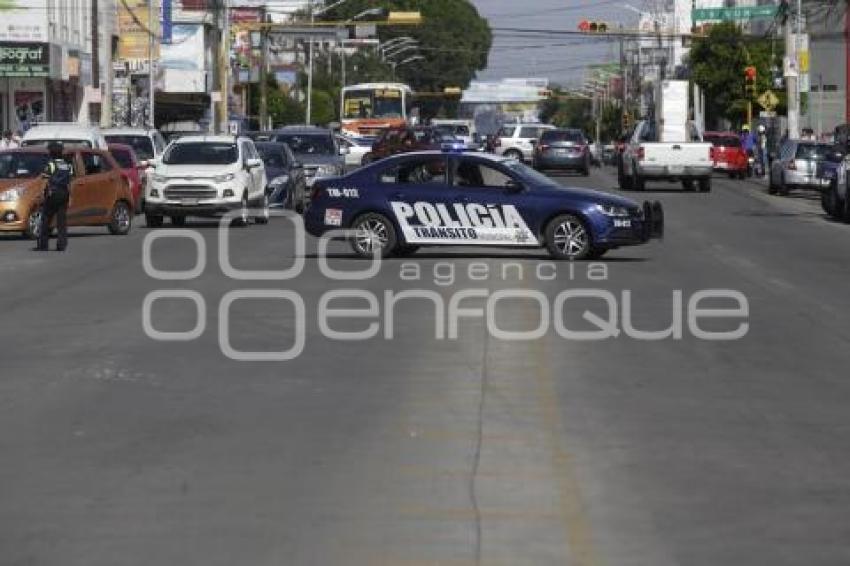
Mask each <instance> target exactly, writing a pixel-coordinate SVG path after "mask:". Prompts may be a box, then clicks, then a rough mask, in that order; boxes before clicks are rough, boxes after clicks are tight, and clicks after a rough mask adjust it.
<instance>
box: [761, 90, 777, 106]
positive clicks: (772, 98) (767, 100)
mask: <svg viewBox="0 0 850 566" xmlns="http://www.w3.org/2000/svg"><path fill="white" fill-rule="evenodd" d="M758 101H759V104H761V106H762V108H764V109H765V110H773V109H774V108H776V105H777V104H779V97H778V96H776V95H775V94H774V93H773V91H772V90H766V91H764V92H763V93H762V95H761V96H759V97H758Z"/></svg>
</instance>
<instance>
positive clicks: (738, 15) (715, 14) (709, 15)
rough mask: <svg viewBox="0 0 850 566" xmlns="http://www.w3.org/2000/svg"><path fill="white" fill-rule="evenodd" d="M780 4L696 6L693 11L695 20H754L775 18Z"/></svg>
mask: <svg viewBox="0 0 850 566" xmlns="http://www.w3.org/2000/svg"><path fill="white" fill-rule="evenodd" d="M778 9H779V7H778V6H740V7H737V8H696V9H694V11H693V13H692V18H693V20H694V21H695V22H698V21H703V20H723V21H735V20H754V19H759V18H773V17H775V16H776V12H777V10H778Z"/></svg>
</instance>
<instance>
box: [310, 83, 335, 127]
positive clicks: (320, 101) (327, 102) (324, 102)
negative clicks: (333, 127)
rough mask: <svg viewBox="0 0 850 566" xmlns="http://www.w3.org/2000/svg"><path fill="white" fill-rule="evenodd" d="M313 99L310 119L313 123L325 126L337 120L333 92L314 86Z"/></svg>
mask: <svg viewBox="0 0 850 566" xmlns="http://www.w3.org/2000/svg"><path fill="white" fill-rule="evenodd" d="M312 100H313V105H312V108H311V109H310V112H311V116H310V121H311V122H312V123H313V124H317V125H320V126H324V125H327V124H328V123H329V122H333V121H334V120H336V108H335V104H334V98H333V95H332V94H331V93H329V92H327V91H325V90H319V89H316V88H313V97H312Z"/></svg>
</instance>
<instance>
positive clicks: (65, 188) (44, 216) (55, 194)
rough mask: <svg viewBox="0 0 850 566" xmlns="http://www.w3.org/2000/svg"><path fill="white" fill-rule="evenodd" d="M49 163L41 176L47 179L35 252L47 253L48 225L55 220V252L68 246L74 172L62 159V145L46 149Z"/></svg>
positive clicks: (54, 145)
mask: <svg viewBox="0 0 850 566" xmlns="http://www.w3.org/2000/svg"><path fill="white" fill-rule="evenodd" d="M47 151H48V154H49V161H48V162H47V167H46V168H45V169H44V173H42V176H43V177H44V178H45V179H47V185H46V186H45V188H44V203H43V204H42V210H41V226H40V229H39V232H38V245H37V246H36V248H35V249H36V250H37V251H47V243H48V241H49V239H50V223H51V221H52V220H53V218H54V217H55V218H56V230H57V232H58V233H57V240H56V250H57V251H60V252H62V251H65V248H66V247H67V246H68V220H67V215H68V201H69V200H70V197H71V178H72V177H73V175H74V170H73V168H72V167H71V164H70V163H68V162H67V161H65V160H64V159H62V144H61V143H58V142H53V143H51V144H50V145H48V147H47Z"/></svg>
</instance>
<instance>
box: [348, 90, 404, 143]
mask: <svg viewBox="0 0 850 566" xmlns="http://www.w3.org/2000/svg"><path fill="white" fill-rule="evenodd" d="M341 98H342V109H341V112H340V118H341V121H340V123H341V124H342V133H343V134H346V135H349V136H354V137H358V138H363V137H376V136H378V135H379V134H380V133H381V131H382V130H384V129H386V128H391V127H399V126H404V125H405V124H407V123H408V121H409V119H410V108H411V102H412V99H413V91H412V90H411V88H410V87H409V86H407V85H406V84H401V83H364V84H357V85H350V86H347V87H345V88H343V89H342V97H341Z"/></svg>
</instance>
